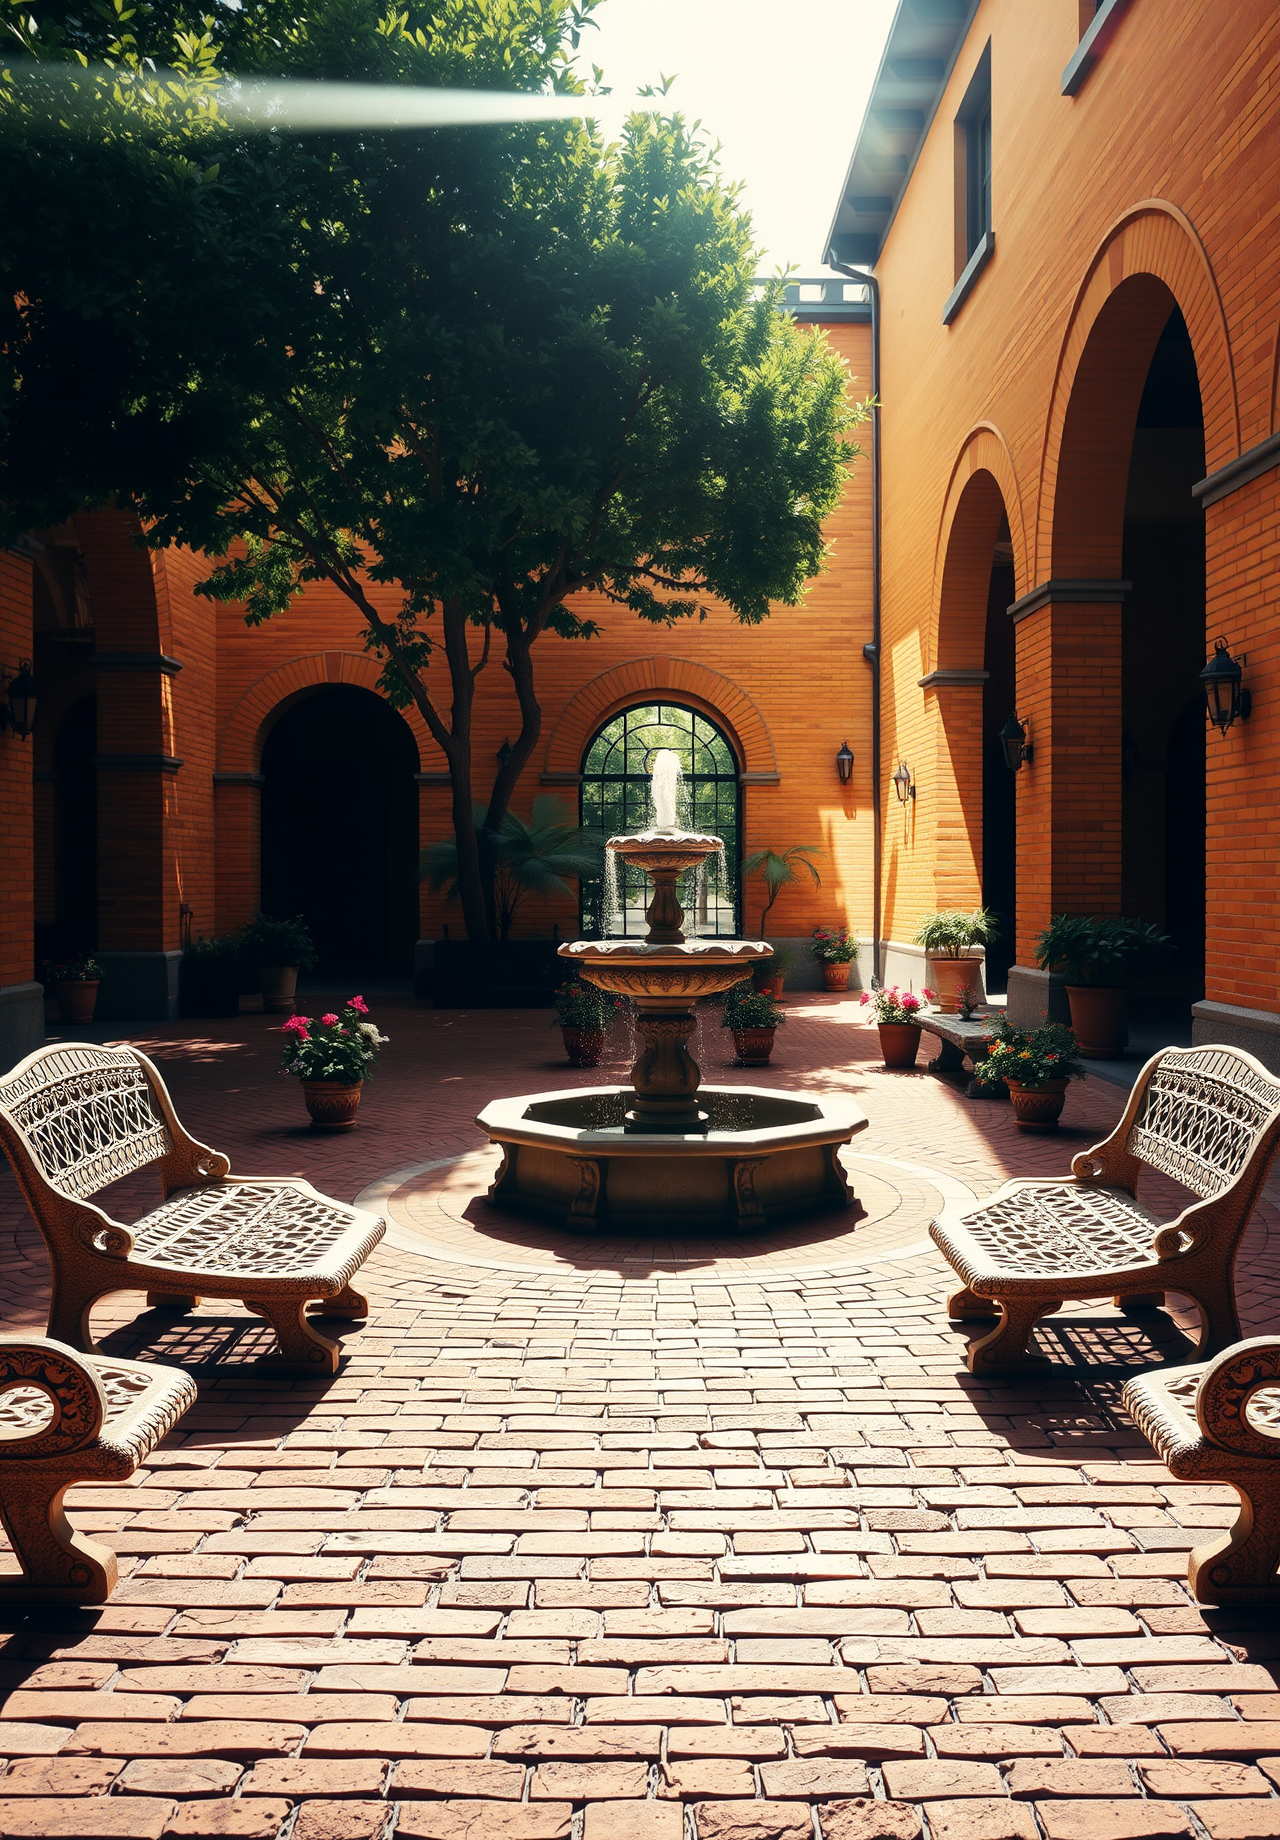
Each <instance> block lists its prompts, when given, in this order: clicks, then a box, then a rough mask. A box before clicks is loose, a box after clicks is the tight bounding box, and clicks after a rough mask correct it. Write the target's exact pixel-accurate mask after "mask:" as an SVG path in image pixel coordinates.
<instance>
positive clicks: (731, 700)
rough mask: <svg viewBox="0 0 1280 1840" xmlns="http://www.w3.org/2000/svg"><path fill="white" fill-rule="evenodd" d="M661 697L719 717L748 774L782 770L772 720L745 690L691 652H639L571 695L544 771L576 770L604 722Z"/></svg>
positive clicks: (563, 774) (572, 773)
mask: <svg viewBox="0 0 1280 1840" xmlns="http://www.w3.org/2000/svg"><path fill="white" fill-rule="evenodd" d="M659 697H662V698H664V699H669V700H670V701H671V702H678V703H687V704H690V705H691V706H693V707H696V708H698V709H700V710H702V711H703V713H704V714H706V715H708V716H710V717H711V718H712V719H713V720H714V721H715V722H716V723H718V725H719V726H720V727H721V728H722V729H723V730H724V732H725V734H726V735H727V737H728V739H729V742H730V744H731V745H732V746H733V748H734V750H735V752H736V753H737V756H738V764H739V766H740V768H741V769H742V772H743V773H744V774H746V775H750V774H757V773H758V774H768V775H769V776H771V777H772V776H773V775H774V774H776V773H777V771H778V760H777V755H776V753H775V752H774V746H773V737H772V735H771V734H770V733H769V728H768V724H767V723H766V722H765V719H764V717H763V716H762V715H761V713H760V711H759V709H758V708H757V707H756V705H755V704H754V703H753V702H752V700H751V698H750V697H749V696H748V695H747V694H746V692H745V691H743V690H740V689H739V688H738V686H737V684H735V683H734V682H733V681H732V680H731V679H730V678H728V677H724V676H722V674H721V673H720V672H719V671H713V670H710V669H709V668H708V666H706V665H703V664H696V663H695V662H694V661H693V659H691V658H657V657H652V658H633V659H631V660H630V661H629V662H628V663H627V664H622V665H616V666H615V667H614V668H613V669H612V670H609V671H602V672H601V673H600V675H599V677H593V678H592V679H591V681H590V682H589V683H586V684H584V685H583V686H582V688H581V689H580V690H579V691H578V692H577V693H576V695H574V696H573V697H571V698H570V700H569V702H568V703H567V704H566V705H565V708H564V709H563V711H562V712H561V714H560V716H559V717H558V719H557V721H556V723H555V725H554V727H553V728H552V731H551V734H550V736H549V737H548V740H547V750H546V754H545V756H544V767H543V772H544V774H545V775H547V776H554V777H555V778H557V779H563V778H566V777H568V776H576V775H577V774H578V773H579V772H580V771H581V768H582V755H583V752H584V750H585V748H586V746H587V743H588V742H589V741H590V739H591V737H592V735H594V734H595V732H596V730H597V729H598V728H599V727H600V725H601V723H602V722H606V721H608V719H609V717H610V716H612V715H616V714H617V713H618V711H619V710H620V709H625V708H627V707H628V706H629V705H632V704H635V703H643V702H645V701H646V700H648V699H650V698H652V699H657V698H659Z"/></svg>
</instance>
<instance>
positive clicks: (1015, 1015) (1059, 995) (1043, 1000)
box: [1005, 965, 1071, 1029]
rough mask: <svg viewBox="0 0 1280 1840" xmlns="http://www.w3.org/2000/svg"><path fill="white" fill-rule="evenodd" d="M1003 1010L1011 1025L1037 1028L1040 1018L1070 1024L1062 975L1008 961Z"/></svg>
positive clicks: (1068, 1007)
mask: <svg viewBox="0 0 1280 1840" xmlns="http://www.w3.org/2000/svg"><path fill="white" fill-rule="evenodd" d="M1005 1014H1006V1015H1007V1016H1008V1018H1009V1021H1010V1022H1011V1023H1012V1024H1013V1026H1014V1028H1015V1029H1038V1028H1039V1027H1040V1024H1041V1023H1042V1022H1065V1023H1066V1024H1067V1026H1068V1028H1069V1027H1070V1026H1071V1005H1070V1003H1068V1001H1067V984H1066V979H1065V978H1064V977H1063V976H1062V974H1061V973H1060V972H1058V971H1038V970H1037V969H1036V968H1035V967H1034V966H1033V965H1010V967H1009V997H1008V1003H1007V1006H1006V1009H1005Z"/></svg>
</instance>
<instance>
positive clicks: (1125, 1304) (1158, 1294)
mask: <svg viewBox="0 0 1280 1840" xmlns="http://www.w3.org/2000/svg"><path fill="white" fill-rule="evenodd" d="M1111 1301H1112V1302H1113V1303H1114V1304H1115V1306H1116V1308H1117V1309H1118V1310H1122V1311H1123V1312H1124V1314H1125V1315H1126V1316H1138V1315H1144V1314H1145V1313H1146V1312H1147V1311H1149V1310H1162V1309H1163V1308H1164V1292H1163V1291H1131V1292H1130V1294H1129V1295H1128V1296H1127V1297H1113V1298H1112V1299H1111Z"/></svg>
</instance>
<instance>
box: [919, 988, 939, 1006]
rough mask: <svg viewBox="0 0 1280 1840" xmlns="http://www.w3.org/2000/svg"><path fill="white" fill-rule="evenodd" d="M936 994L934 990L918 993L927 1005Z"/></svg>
mask: <svg viewBox="0 0 1280 1840" xmlns="http://www.w3.org/2000/svg"><path fill="white" fill-rule="evenodd" d="M937 994H938V993H937V991H936V990H922V991H921V992H920V995H921V996H922V997H924V998H925V1000H926V1001H927V1002H929V1003H932V1002H933V999H934V998H935V997H936V996H937Z"/></svg>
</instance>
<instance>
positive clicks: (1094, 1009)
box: [1067, 984, 1129, 1060]
mask: <svg viewBox="0 0 1280 1840" xmlns="http://www.w3.org/2000/svg"><path fill="white" fill-rule="evenodd" d="M1067 1001H1068V1003H1070V1005H1071V1027H1072V1029H1073V1030H1074V1031H1075V1038H1076V1040H1077V1041H1078V1042H1079V1043H1080V1052H1081V1054H1091V1055H1095V1056H1096V1057H1097V1058H1098V1059H1099V1060H1112V1059H1114V1058H1115V1056H1116V1055H1118V1054H1123V1053H1124V1047H1125V1043H1126V1041H1127V1040H1128V1038H1129V1026H1128V1025H1129V992H1128V991H1127V990H1121V989H1117V988H1115V987H1114V986H1113V985H1097V984H1068V985H1067Z"/></svg>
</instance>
